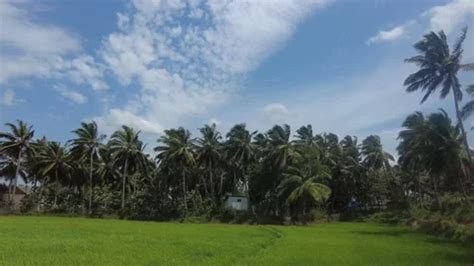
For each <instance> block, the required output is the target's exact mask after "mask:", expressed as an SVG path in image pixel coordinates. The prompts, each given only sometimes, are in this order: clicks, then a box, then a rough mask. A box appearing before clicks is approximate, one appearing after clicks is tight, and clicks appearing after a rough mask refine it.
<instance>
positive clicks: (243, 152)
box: [225, 124, 257, 192]
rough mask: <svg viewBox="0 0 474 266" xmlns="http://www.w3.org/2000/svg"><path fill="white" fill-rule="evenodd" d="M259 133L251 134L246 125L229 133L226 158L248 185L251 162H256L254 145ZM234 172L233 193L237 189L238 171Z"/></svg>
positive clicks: (232, 129) (235, 127) (241, 125)
mask: <svg viewBox="0 0 474 266" xmlns="http://www.w3.org/2000/svg"><path fill="white" fill-rule="evenodd" d="M256 134H257V131H254V132H250V131H248V130H247V129H246V125H245V124H237V125H235V126H233V127H232V128H231V129H230V131H229V132H228V133H227V135H226V137H227V141H226V143H225V149H226V157H227V158H228V162H229V163H231V164H232V166H233V168H234V169H235V170H238V171H239V172H240V174H241V177H242V178H243V179H244V180H243V181H244V183H245V184H246V183H247V181H248V180H246V175H247V171H248V168H249V165H250V163H251V162H253V161H255V158H256V155H257V146H256V145H255V144H254V143H252V139H253V137H254V136H255V135H256ZM235 170H234V171H233V184H232V185H233V190H234V191H233V192H235V189H236V181H237V180H236V175H237V173H236V171H235Z"/></svg>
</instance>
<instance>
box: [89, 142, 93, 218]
mask: <svg viewBox="0 0 474 266" xmlns="http://www.w3.org/2000/svg"><path fill="white" fill-rule="evenodd" d="M93 157H94V149H92V150H91V157H90V168H89V214H92V162H93V160H94V158H93Z"/></svg>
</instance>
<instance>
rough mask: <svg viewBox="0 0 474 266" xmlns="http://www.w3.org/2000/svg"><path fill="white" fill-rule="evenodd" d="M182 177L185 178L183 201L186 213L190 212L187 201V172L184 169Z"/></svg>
mask: <svg viewBox="0 0 474 266" xmlns="http://www.w3.org/2000/svg"><path fill="white" fill-rule="evenodd" d="M182 178H183V182H182V183H183V203H184V212H185V215H187V214H188V203H187V202H186V174H185V172H184V170H183V173H182Z"/></svg>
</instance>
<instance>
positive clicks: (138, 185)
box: [0, 121, 393, 214]
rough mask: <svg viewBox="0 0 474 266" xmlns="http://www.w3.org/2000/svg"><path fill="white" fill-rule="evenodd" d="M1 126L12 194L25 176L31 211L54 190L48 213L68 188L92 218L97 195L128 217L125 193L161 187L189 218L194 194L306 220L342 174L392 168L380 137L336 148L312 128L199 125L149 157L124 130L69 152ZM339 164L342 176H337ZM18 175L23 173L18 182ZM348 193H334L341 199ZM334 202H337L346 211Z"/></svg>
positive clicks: (174, 132)
mask: <svg viewBox="0 0 474 266" xmlns="http://www.w3.org/2000/svg"><path fill="white" fill-rule="evenodd" d="M7 127H8V128H10V132H3V133H1V134H2V135H0V136H1V138H2V139H1V142H0V151H1V152H2V153H1V156H2V163H3V164H2V165H4V166H5V167H2V174H3V175H4V176H5V177H6V178H8V179H10V187H12V193H14V192H13V191H14V189H15V187H16V184H17V181H16V180H17V179H18V178H19V177H23V178H24V179H25V182H30V183H32V184H33V186H34V188H35V189H36V188H37V187H38V184H40V185H39V187H40V189H39V192H38V193H37V194H39V195H38V198H37V200H38V202H37V204H39V203H40V201H41V200H43V199H41V196H44V195H45V194H44V192H45V191H44V189H47V190H48V191H52V192H54V193H53V194H54V196H53V197H52V201H51V208H52V209H54V208H57V206H58V196H59V195H60V193H59V192H60V191H61V189H63V188H69V189H72V191H73V193H77V194H78V195H82V197H84V198H87V202H88V203H87V210H88V212H89V213H92V211H93V205H94V202H93V201H94V198H95V196H97V195H94V191H95V188H97V187H100V186H102V187H108V188H110V190H112V191H120V209H124V208H125V207H126V203H127V199H128V198H127V193H129V194H130V193H131V194H132V195H136V193H139V192H143V191H148V189H149V187H150V186H153V184H154V183H159V185H160V190H161V191H159V193H158V194H160V193H161V194H162V193H164V194H166V197H167V198H168V199H169V198H171V199H172V200H177V199H178V198H180V199H181V203H180V206H181V207H182V208H183V213H185V214H186V213H187V212H188V203H189V202H190V199H189V198H188V197H190V196H191V194H194V195H196V194H198V195H199V197H200V198H202V199H205V200H207V201H208V202H209V204H210V206H212V207H213V208H220V207H221V205H222V199H223V197H224V196H225V195H230V194H243V195H247V196H249V197H250V198H251V199H252V200H254V202H255V204H256V205H258V204H260V203H262V204H264V203H268V202H272V204H273V207H271V208H269V209H268V210H271V211H272V212H273V214H277V213H281V212H282V211H285V210H287V209H288V208H290V207H292V208H295V209H297V211H301V212H302V213H303V214H305V213H306V210H307V209H308V208H309V207H310V206H313V205H314V204H316V203H317V202H320V203H321V202H324V200H325V199H328V198H329V197H330V195H331V193H330V191H331V189H332V188H335V187H336V183H335V182H337V181H338V178H339V176H341V175H343V174H340V173H339V172H341V171H342V172H343V171H345V172H344V173H345V174H347V175H350V176H351V177H352V178H360V176H357V177H356V176H355V171H359V172H360V173H363V172H364V173H365V172H366V173H369V172H368V171H374V172H377V171H382V172H389V171H391V166H390V164H389V162H388V161H389V160H393V158H392V157H391V156H390V155H388V154H387V153H386V152H384V151H383V149H382V146H381V144H380V138H378V137H376V136H369V137H368V138H367V139H365V140H364V141H363V143H362V144H361V145H358V144H357V139H356V138H354V137H350V136H347V137H346V138H345V139H343V140H341V141H340V142H339V140H338V137H337V136H336V135H334V134H319V135H316V134H313V130H312V127H311V126H310V125H308V126H303V127H301V128H300V129H298V130H297V134H296V135H295V139H294V140H293V139H292V136H291V131H290V127H289V126H288V125H283V126H279V125H276V126H274V127H273V128H272V129H270V130H269V131H267V132H265V133H258V132H250V131H248V130H247V128H246V126H245V124H237V125H235V126H234V127H233V128H232V129H231V130H230V131H229V133H228V134H227V135H226V137H225V139H224V138H223V137H222V135H221V133H220V132H219V131H218V130H217V128H216V125H215V124H212V125H205V126H203V127H202V128H201V129H200V130H199V131H200V133H201V136H200V137H199V138H196V139H194V138H192V136H191V133H190V132H189V131H188V130H186V129H184V128H178V129H170V130H166V131H165V132H164V134H163V136H161V137H160V138H159V139H158V145H157V146H156V147H155V148H154V150H155V152H156V153H157V155H156V157H155V158H152V157H151V156H150V155H149V154H146V153H145V152H144V144H143V142H142V141H141V140H140V139H139V135H140V132H139V131H138V132H137V131H134V130H133V129H132V128H130V127H127V126H123V127H122V129H120V130H117V131H116V132H114V133H113V134H112V135H111V137H110V139H109V140H108V141H107V142H105V140H106V138H105V136H104V135H101V134H99V133H98V128H97V125H96V123H95V122H91V123H82V124H81V127H80V128H78V129H75V130H73V131H72V132H73V133H74V134H75V136H76V137H75V138H73V139H71V140H70V141H68V142H67V143H66V144H65V145H61V144H60V143H59V142H52V141H48V140H47V139H45V138H41V139H36V140H35V139H33V136H34V131H33V129H32V127H31V126H28V125H27V124H26V123H24V122H22V121H18V124H11V123H8V124H7ZM20 151H21V154H20V155H18V154H19V152H20ZM15 158H17V159H16V160H15ZM343 160H345V162H342V161H343ZM17 162H18V163H17ZM6 166H8V167H6ZM11 166H16V167H15V173H8V171H6V169H11V168H12V167H11ZM341 166H343V167H344V169H339V168H340V167H341ZM356 168H359V169H358V170H356ZM351 171H353V172H351ZM20 172H21V173H23V174H16V173H20ZM370 173H372V172H370ZM345 174H344V175H345ZM336 175H337V177H336ZM355 182H361V183H362V180H357V181H355ZM331 187H332V188H331ZM350 189H351V187H347V188H344V189H343V188H338V190H339V191H345V192H344V193H347V192H348V191H349V190H350ZM360 191H362V189H360ZM63 196H64V195H63ZM351 196H355V194H354V193H353V194H352V195H351ZM339 201H340V200H339V199H334V200H333V202H335V203H337V204H339V205H340V206H342V205H341V203H339ZM84 205H85V204H84ZM333 207H334V208H337V206H336V205H335V206H333ZM193 208H194V209H195V208H196V206H193Z"/></svg>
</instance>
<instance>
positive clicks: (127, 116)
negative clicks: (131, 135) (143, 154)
mask: <svg viewBox="0 0 474 266" xmlns="http://www.w3.org/2000/svg"><path fill="white" fill-rule="evenodd" d="M94 120H95V121H96V122H97V123H99V124H101V125H103V126H104V128H102V129H103V130H104V131H105V132H107V133H108V134H110V133H112V132H114V131H115V130H117V129H119V127H120V126H121V125H127V126H130V127H133V128H135V129H136V130H142V132H143V133H148V134H151V135H156V134H161V132H162V131H163V128H162V127H160V126H159V125H158V124H155V123H151V122H149V121H148V120H146V119H144V118H142V117H139V116H137V115H135V114H134V113H133V112H130V111H128V110H120V109H111V110H110V111H109V112H108V114H107V115H106V116H103V117H98V118H95V119H94Z"/></svg>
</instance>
